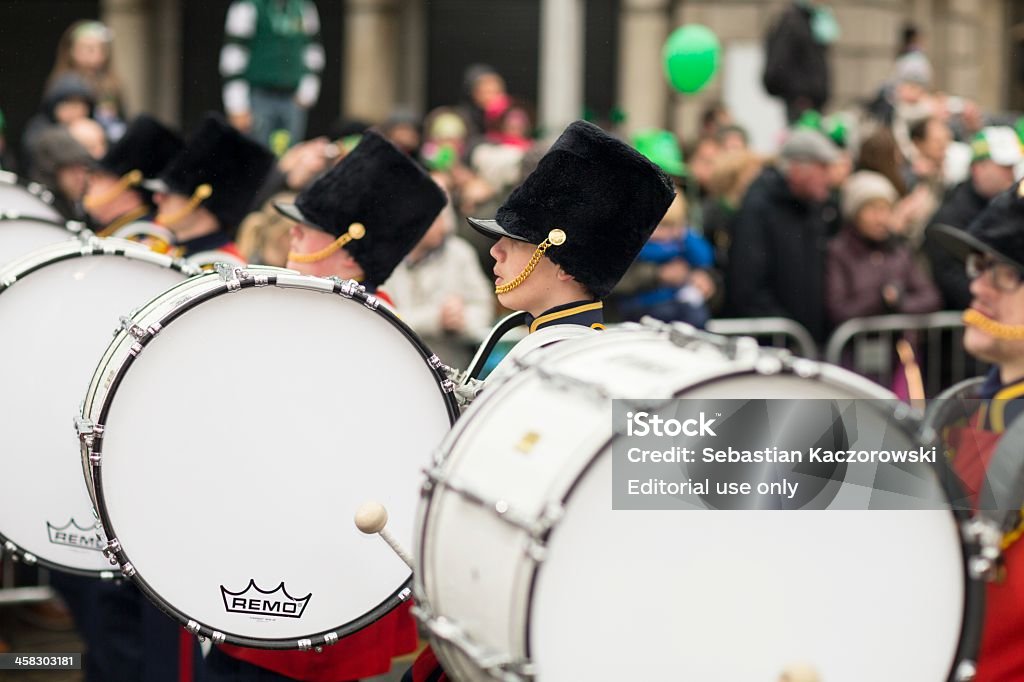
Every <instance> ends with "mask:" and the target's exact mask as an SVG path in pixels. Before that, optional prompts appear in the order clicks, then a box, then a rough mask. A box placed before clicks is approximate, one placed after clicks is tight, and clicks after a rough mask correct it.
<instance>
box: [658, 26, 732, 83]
mask: <svg viewBox="0 0 1024 682" xmlns="http://www.w3.org/2000/svg"><path fill="white" fill-rule="evenodd" d="M721 53H722V46H721V44H719V42H718V37H717V36H716V35H715V34H714V32H713V31H712V30H711V29H709V28H708V27H707V26H701V25H700V24H687V25H686V26H680V27H679V28H677V29H676V30H675V31H673V32H672V35H670V36H669V37H668V40H666V41H665V47H664V48H663V49H662V51H661V55H662V59H663V60H664V62H665V76H666V78H668V82H669V83H671V85H672V87H673V88H675V89H676V90H678V91H679V92H682V93H686V94H688V95H690V94H693V93H695V92H700V91H701V90H703V89H704V86H706V85H707V84H708V83H710V82H711V79H712V78H714V76H715V72H716V71H718V62H719V60H720V58H721Z"/></svg>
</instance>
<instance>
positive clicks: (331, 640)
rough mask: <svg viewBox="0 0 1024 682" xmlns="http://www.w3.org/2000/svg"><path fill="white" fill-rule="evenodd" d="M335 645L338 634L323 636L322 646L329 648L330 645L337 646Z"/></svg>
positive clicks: (331, 633)
mask: <svg viewBox="0 0 1024 682" xmlns="http://www.w3.org/2000/svg"><path fill="white" fill-rule="evenodd" d="M337 643H338V633H337V632H328V633H327V634H326V635H324V646H331V645H332V644H337Z"/></svg>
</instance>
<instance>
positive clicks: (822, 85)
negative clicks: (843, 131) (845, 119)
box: [763, 0, 838, 124]
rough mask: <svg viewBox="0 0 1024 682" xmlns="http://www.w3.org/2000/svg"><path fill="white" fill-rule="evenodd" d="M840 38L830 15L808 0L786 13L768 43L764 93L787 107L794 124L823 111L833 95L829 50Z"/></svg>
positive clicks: (766, 45)
mask: <svg viewBox="0 0 1024 682" xmlns="http://www.w3.org/2000/svg"><path fill="white" fill-rule="evenodd" d="M837 34H838V26H837V25H836V22H835V19H834V18H833V16H832V14H831V12H830V11H829V10H828V9H826V8H822V7H815V6H813V5H812V4H811V3H810V2H808V1H807V0H796V2H793V3H792V4H791V5H790V6H789V7H787V8H786V9H784V10H783V11H782V13H781V14H779V16H778V17H777V18H776V20H775V23H773V24H772V27H771V28H770V29H769V31H768V34H767V36H766V39H765V66H764V74H763V83H764V89H765V90H766V91H767V92H768V94H770V95H775V96H776V97H778V98H780V99H782V101H783V102H784V103H785V104H786V119H787V120H788V121H789V123H790V124H792V123H795V122H796V120H797V119H798V118H800V115H801V114H802V113H803V112H804V111H806V110H808V109H815V110H817V111H821V110H822V108H823V107H824V106H825V104H826V103H827V102H828V100H829V97H830V96H831V94H832V84H831V76H830V74H829V68H828V46H829V43H830V42H831V41H832V40H834V39H835V36H836V35H837Z"/></svg>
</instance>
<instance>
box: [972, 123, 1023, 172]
mask: <svg viewBox="0 0 1024 682" xmlns="http://www.w3.org/2000/svg"><path fill="white" fill-rule="evenodd" d="M985 159H991V160H992V161H994V162H995V163H997V164H998V165H1000V166H1016V165H1017V164H1018V163H1020V162H1021V161H1024V149H1022V148H1021V142H1020V138H1019V137H1017V132H1016V131H1015V130H1014V129H1013V128H1010V127H1009V126H989V127H986V128H982V129H981V131H980V132H979V133H978V134H976V135H975V136H974V138H973V139H972V140H971V162H972V163H974V162H975V161H983V160H985Z"/></svg>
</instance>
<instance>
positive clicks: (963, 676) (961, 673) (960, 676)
mask: <svg viewBox="0 0 1024 682" xmlns="http://www.w3.org/2000/svg"><path fill="white" fill-rule="evenodd" d="M977 674H978V666H977V664H975V662H974V661H960V665H958V666H957V667H956V672H955V673H954V674H953V680H954V682H971V680H973V679H974V676H975V675H977Z"/></svg>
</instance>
